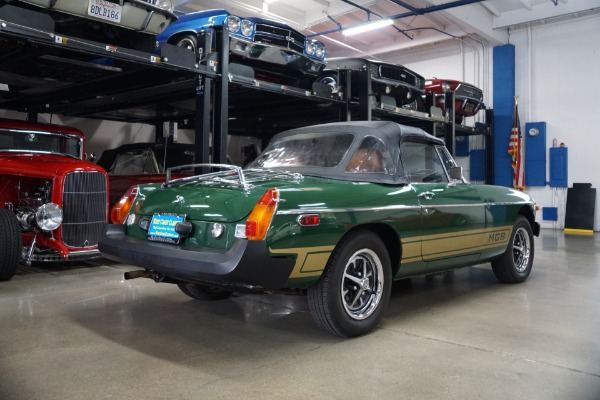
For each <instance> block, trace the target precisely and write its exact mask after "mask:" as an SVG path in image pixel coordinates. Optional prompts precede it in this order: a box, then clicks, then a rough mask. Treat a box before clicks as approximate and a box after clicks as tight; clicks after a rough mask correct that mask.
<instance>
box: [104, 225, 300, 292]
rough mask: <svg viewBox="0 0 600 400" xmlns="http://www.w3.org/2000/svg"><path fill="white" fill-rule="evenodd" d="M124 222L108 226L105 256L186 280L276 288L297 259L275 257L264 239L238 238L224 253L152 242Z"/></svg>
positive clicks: (285, 278) (283, 282)
mask: <svg viewBox="0 0 600 400" xmlns="http://www.w3.org/2000/svg"><path fill="white" fill-rule="evenodd" d="M125 232H126V226H125V225H107V228H106V231H105V234H104V235H103V236H102V238H101V239H100V244H99V248H100V251H101V252H102V255H103V256H105V257H106V258H109V259H111V260H115V261H119V262H122V263H125V264H131V265H136V266H138V267H142V268H145V269H146V270H150V271H155V272H158V273H159V274H161V275H164V276H165V277H169V278H174V279H176V280H180V281H184V282H197V283H206V282H214V283H218V284H220V285H228V286H233V287H235V286H239V287H244V288H254V289H266V290H277V289H281V288H283V287H284V286H283V285H284V284H285V282H286V281H287V279H288V277H289V275H290V273H291V272H292V269H293V267H294V263H295V260H294V259H292V258H284V257H272V256H271V255H270V254H269V253H268V250H267V246H266V243H265V242H264V241H253V240H238V241H237V242H236V243H235V244H234V245H233V247H232V248H231V249H230V250H229V251H227V252H224V253H220V252H214V251H206V250H202V249H193V248H189V247H188V248H184V247H180V246H175V245H170V244H164V243H158V242H150V241H146V240H142V239H138V238H133V237H131V236H127V235H126V233H125Z"/></svg>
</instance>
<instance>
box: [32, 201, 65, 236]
mask: <svg viewBox="0 0 600 400" xmlns="http://www.w3.org/2000/svg"><path fill="white" fill-rule="evenodd" d="M62 220H63V213H62V209H61V208H60V206H59V205H58V204H54V203H46V204H44V205H43V206H41V207H40V208H38V209H37V211H36V212H35V223H36V224H37V226H38V227H39V228H40V229H41V230H43V231H53V230H55V229H56V228H58V227H59V226H60V224H62Z"/></svg>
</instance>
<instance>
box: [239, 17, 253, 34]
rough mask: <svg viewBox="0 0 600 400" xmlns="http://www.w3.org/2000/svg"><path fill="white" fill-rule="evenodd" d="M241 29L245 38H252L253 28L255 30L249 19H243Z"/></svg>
mask: <svg viewBox="0 0 600 400" xmlns="http://www.w3.org/2000/svg"><path fill="white" fill-rule="evenodd" d="M240 28H241V30H242V35H244V36H250V35H252V28H253V24H252V21H248V20H247V19H243V20H242V22H241V24H240Z"/></svg>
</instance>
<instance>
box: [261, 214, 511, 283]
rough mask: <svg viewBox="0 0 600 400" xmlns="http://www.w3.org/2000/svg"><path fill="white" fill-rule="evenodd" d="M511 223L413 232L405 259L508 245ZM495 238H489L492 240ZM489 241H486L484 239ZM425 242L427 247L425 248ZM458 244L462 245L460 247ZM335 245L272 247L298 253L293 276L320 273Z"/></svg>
mask: <svg viewBox="0 0 600 400" xmlns="http://www.w3.org/2000/svg"><path fill="white" fill-rule="evenodd" d="M511 231H512V226H503V227H494V228H486V229H473V230H470V231H465V232H452V233H443V234H435V235H427V236H413V237H410V238H407V239H402V240H401V246H402V263H405V264H406V263H413V262H419V261H424V260H423V259H424V258H425V260H430V259H439V258H444V257H452V256H457V255H461V254H469V253H473V252H477V251H481V250H487V249H493V248H500V247H506V245H507V243H508V242H509V240H510V233H511ZM490 240H491V241H492V242H489V241H490ZM486 241H487V242H488V243H485V242H486ZM423 243H426V244H427V246H426V248H427V249H430V250H428V251H425V250H423ZM457 245H459V246H460V247H457ZM334 248H335V245H329V246H315V247H294V248H287V249H272V248H269V252H270V253H271V254H289V255H295V256H296V263H295V264H294V269H293V270H292V273H291V274H290V278H304V277H313V276H316V277H318V276H320V275H321V273H322V272H323V270H324V269H325V266H326V265H327V261H328V260H329V257H330V256H331V253H332V252H333V249H334Z"/></svg>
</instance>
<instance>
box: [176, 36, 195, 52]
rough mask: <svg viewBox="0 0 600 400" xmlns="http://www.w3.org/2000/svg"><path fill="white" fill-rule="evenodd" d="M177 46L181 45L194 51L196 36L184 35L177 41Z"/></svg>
mask: <svg viewBox="0 0 600 400" xmlns="http://www.w3.org/2000/svg"><path fill="white" fill-rule="evenodd" d="M177 46H178V47H182V48H184V49H187V50H189V51H191V52H194V53H195V52H196V38H194V37H192V36H184V37H183V38H181V39H180V40H179V41H178V42H177Z"/></svg>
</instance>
